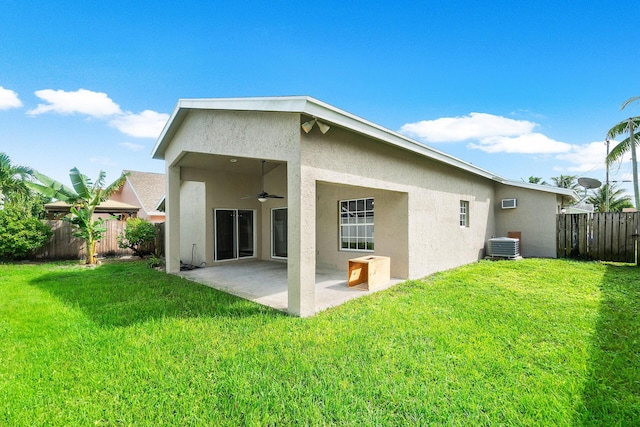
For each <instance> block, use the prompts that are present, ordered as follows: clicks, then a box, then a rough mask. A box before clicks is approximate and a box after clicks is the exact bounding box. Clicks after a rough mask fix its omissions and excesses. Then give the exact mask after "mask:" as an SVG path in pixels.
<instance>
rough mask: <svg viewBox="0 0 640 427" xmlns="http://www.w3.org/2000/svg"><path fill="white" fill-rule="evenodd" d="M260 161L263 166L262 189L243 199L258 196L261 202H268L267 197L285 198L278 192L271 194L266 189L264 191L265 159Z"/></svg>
mask: <svg viewBox="0 0 640 427" xmlns="http://www.w3.org/2000/svg"><path fill="white" fill-rule="evenodd" d="M260 162H261V166H262V189H261V191H260V192H259V193H258V194H256V195H255V196H245V197H243V199H249V198H253V197H257V198H258V201H259V202H260V203H264V202H266V201H267V199H284V197H283V196H278V195H276V194H269V193H267V192H266V191H264V163H265V160H261V161H260Z"/></svg>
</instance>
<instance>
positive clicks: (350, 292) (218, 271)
mask: <svg viewBox="0 0 640 427" xmlns="http://www.w3.org/2000/svg"><path fill="white" fill-rule="evenodd" d="M179 275H180V276H182V277H184V278H186V279H189V280H192V281H194V282H198V283H201V284H203V285H206V286H209V287H212V288H214V289H218V290H221V291H224V292H227V293H230V294H232V295H236V296H239V297H241V298H245V299H248V300H250V301H254V302H257V303H258V304H262V305H266V306H268V307H272V308H275V309H277V310H282V311H287V307H288V285H287V264H286V263H284V262H277V261H262V260H247V261H241V262H233V263H224V264H217V265H215V266H213V267H205V268H197V269H194V270H189V271H182V272H180V273H179ZM315 277H316V283H315V310H316V313H318V312H320V311H323V310H326V309H328V308H331V307H336V306H338V305H341V304H344V303H345V302H347V301H349V300H351V299H354V298H358V297H362V296H365V295H371V294H372V293H374V292H377V291H380V290H384V289H388V288H390V287H391V286H393V285H396V284H398V283H401V282H403V281H404V280H402V279H396V278H391V281H390V282H389V283H388V284H386V285H384V286H381V287H379V288H377V289H376V290H373V291H369V290H367V288H366V284H360V285H356V286H353V287H351V288H350V287H349V286H347V272H346V271H338V270H331V269H323V268H318V269H316V275H315Z"/></svg>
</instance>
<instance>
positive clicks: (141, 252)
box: [117, 218, 156, 257]
mask: <svg viewBox="0 0 640 427" xmlns="http://www.w3.org/2000/svg"><path fill="white" fill-rule="evenodd" d="M117 240H118V246H119V247H120V248H122V249H127V248H128V249H131V250H132V251H133V253H134V255H137V256H139V257H143V256H145V255H149V254H150V253H151V250H149V247H150V245H151V244H152V243H154V242H155V240H156V226H155V225H153V224H152V223H150V222H149V221H147V220H146V219H142V218H129V219H128V220H127V226H126V227H125V229H124V231H123V232H122V233H121V234H119V235H118V237H117Z"/></svg>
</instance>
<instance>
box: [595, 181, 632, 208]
mask: <svg viewBox="0 0 640 427" xmlns="http://www.w3.org/2000/svg"><path fill="white" fill-rule="evenodd" d="M607 195H608V197H609V212H622V208H631V207H633V203H631V197H629V196H627V195H626V194H625V192H624V190H623V189H621V188H618V185H617V184H615V183H614V184H604V185H603V186H602V187H600V188H598V189H597V190H594V191H593V193H592V194H591V196H589V198H588V199H587V203H590V204H592V205H593V206H594V208H595V210H596V212H607Z"/></svg>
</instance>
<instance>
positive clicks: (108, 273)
mask: <svg viewBox="0 0 640 427" xmlns="http://www.w3.org/2000/svg"><path fill="white" fill-rule="evenodd" d="M31 284H32V285H34V286H36V287H38V288H39V289H42V290H45V291H47V292H49V293H50V294H51V295H54V296H55V297H56V298H58V299H59V300H60V301H62V302H63V303H65V304H67V305H70V306H72V307H78V308H79V309H81V310H82V311H83V312H84V313H85V314H86V315H87V316H88V317H89V318H90V319H91V320H92V321H94V322H96V323H97V324H99V325H100V326H105V327H122V326H129V325H132V324H135V323H142V322H146V321H149V320H152V319H163V318H168V317H173V318H197V317H229V318H241V317H251V316H269V317H277V316H283V315H284V314H283V313H281V312H279V311H277V310H274V309H271V308H268V307H264V306H262V305H259V304H257V303H253V302H251V301H247V300H244V299H242V298H239V297H236V296H233V295H230V294H227V293H225V292H221V291H218V290H216V289H212V288H209V287H206V286H203V285H200V284H197V283H194V282H190V281H188V280H186V279H182V278H179V277H177V276H172V275H168V274H165V273H164V272H159V271H156V270H153V269H149V268H147V267H146V265H145V264H144V263H143V262H114V263H110V264H105V265H101V266H98V267H96V268H84V267H78V266H77V265H75V264H69V265H63V266H54V267H52V268H51V269H50V272H49V273H46V274H44V275H42V276H39V277H38V278H37V279H34V280H32V281H31Z"/></svg>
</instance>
